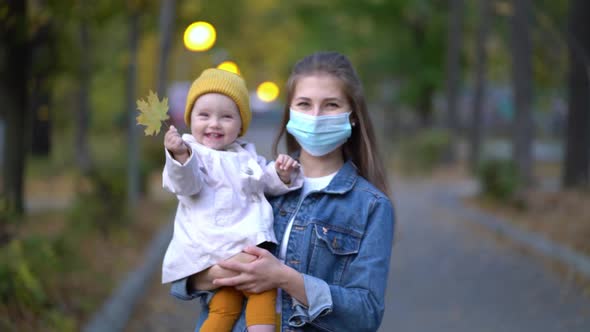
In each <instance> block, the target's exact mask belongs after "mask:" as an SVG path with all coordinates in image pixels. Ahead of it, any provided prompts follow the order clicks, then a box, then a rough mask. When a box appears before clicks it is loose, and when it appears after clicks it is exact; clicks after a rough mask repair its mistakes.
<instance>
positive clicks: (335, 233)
mask: <svg viewBox="0 0 590 332" xmlns="http://www.w3.org/2000/svg"><path fill="white" fill-rule="evenodd" d="M313 227H314V231H313V232H312V246H311V247H312V252H311V258H310V263H309V266H308V273H309V274H310V275H313V276H316V277H318V278H321V279H324V280H325V281H327V282H328V283H334V284H339V283H340V281H341V280H342V276H343V274H344V273H345V272H346V268H347V266H348V264H349V262H350V260H352V259H354V257H355V255H356V254H358V252H359V248H360V245H361V238H362V236H361V235H360V234H357V233H355V232H353V231H349V230H346V229H341V228H335V227H333V226H331V225H325V224H315V225H314V226H313Z"/></svg>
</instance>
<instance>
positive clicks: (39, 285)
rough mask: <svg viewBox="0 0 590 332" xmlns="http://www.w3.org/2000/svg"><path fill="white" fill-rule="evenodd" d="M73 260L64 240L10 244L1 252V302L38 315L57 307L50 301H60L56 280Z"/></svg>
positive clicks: (41, 239) (36, 238) (35, 239)
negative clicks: (52, 299)
mask: <svg viewBox="0 0 590 332" xmlns="http://www.w3.org/2000/svg"><path fill="white" fill-rule="evenodd" d="M75 256H76V254H75V251H74V250H73V246H72V245H71V243H70V241H69V240H66V239H65V238H64V237H56V238H47V237H39V236H32V237H28V238H24V239H14V240H12V241H11V242H9V243H8V244H7V245H6V246H5V247H3V248H2V250H1V251H0V280H2V283H0V302H1V303H2V304H4V305H8V306H9V307H13V308H16V309H17V310H22V311H25V310H26V311H29V312H31V311H32V312H34V313H37V314H41V313H44V312H45V311H46V310H47V308H51V307H54V306H56V305H57V303H52V302H51V300H50V299H51V298H54V299H55V298H59V296H55V295H56V294H58V293H59V289H58V287H57V284H58V280H59V278H63V274H64V273H66V272H67V271H69V270H70V269H71V267H72V266H73V265H72V264H73V263H72V262H74V261H76V259H75ZM56 315H57V313H54V314H53V316H56Z"/></svg>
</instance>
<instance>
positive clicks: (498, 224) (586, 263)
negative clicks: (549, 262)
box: [436, 192, 590, 278]
mask: <svg viewBox="0 0 590 332" xmlns="http://www.w3.org/2000/svg"><path fill="white" fill-rule="evenodd" d="M436 196H437V198H438V199H439V201H440V202H443V204H444V205H445V206H446V207H447V208H449V209H452V210H453V211H454V212H455V213H457V214H458V215H460V216H461V217H463V218H465V219H467V220H469V221H471V222H475V223H477V224H479V225H482V226H484V227H485V228H487V229H489V230H491V231H493V232H495V233H497V234H500V235H503V236H505V237H507V238H510V239H511V240H513V241H514V242H517V243H519V244H521V245H523V246H525V247H527V248H530V249H531V250H533V251H534V252H536V253H538V254H540V255H542V256H545V257H548V258H550V259H553V260H555V261H558V262H560V263H562V264H564V265H565V266H567V267H569V268H571V269H572V270H574V271H576V272H578V273H580V274H581V275H583V276H585V277H587V278H590V257H588V256H586V255H584V254H581V253H578V252H576V251H574V250H572V249H569V248H567V247H565V246H563V245H561V244H558V243H555V242H553V241H551V240H548V239H547V238H545V237H543V236H540V235H537V234H534V233H531V232H527V231H524V230H522V229H520V228H517V227H515V226H513V225H511V224H510V223H509V222H507V221H505V220H503V219H501V218H498V217H496V216H493V215H491V214H489V213H486V212H482V211H480V210H477V209H474V208H471V207H469V206H466V205H465V204H464V203H463V202H462V201H461V200H462V198H463V196H464V195H463V194H457V193H449V192H439V193H437V194H436Z"/></svg>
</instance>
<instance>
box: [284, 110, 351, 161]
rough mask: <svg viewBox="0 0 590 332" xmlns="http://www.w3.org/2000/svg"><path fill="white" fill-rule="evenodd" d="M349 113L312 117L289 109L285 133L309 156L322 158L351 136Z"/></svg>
mask: <svg viewBox="0 0 590 332" xmlns="http://www.w3.org/2000/svg"><path fill="white" fill-rule="evenodd" d="M350 113H352V112H347V113H340V114H336V115H320V116H313V115H309V114H304V113H302V112H297V111H294V110H292V109H291V110H290V113H289V114H290V119H289V122H288V123H287V131H288V132H289V133H290V134H291V135H293V137H295V139H296V140H297V142H298V143H299V145H301V147H302V148H303V150H305V151H307V152H308V153H309V154H310V155H312V156H315V157H319V156H324V155H326V154H328V153H330V152H332V151H334V150H336V148H338V147H339V146H341V145H342V144H344V142H346V140H347V139H348V138H349V137H350V135H351V134H352V127H351V126H350V121H349V117H350Z"/></svg>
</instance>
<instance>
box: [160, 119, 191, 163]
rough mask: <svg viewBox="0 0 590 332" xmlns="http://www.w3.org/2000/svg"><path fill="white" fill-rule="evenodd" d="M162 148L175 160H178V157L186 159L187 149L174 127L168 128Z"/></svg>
mask: <svg viewBox="0 0 590 332" xmlns="http://www.w3.org/2000/svg"><path fill="white" fill-rule="evenodd" d="M164 147H166V149H167V150H168V151H170V153H172V155H173V156H174V158H175V159H178V157H181V158H182V157H188V155H189V151H188V147H187V146H186V144H184V141H183V140H182V138H181V137H180V134H179V133H178V130H176V128H175V127H174V126H170V128H169V129H168V131H167V132H166V135H164Z"/></svg>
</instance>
